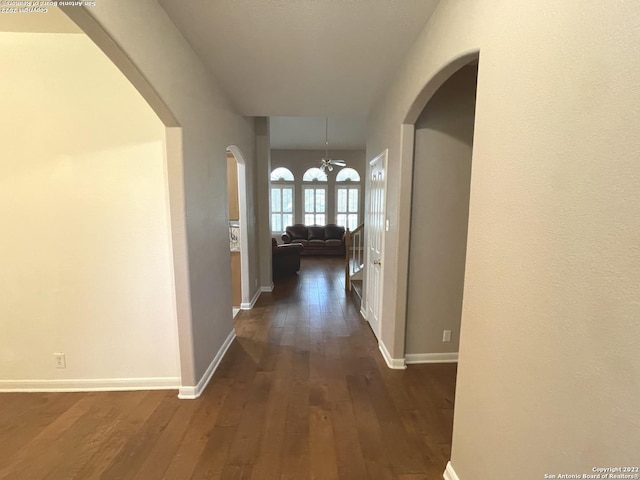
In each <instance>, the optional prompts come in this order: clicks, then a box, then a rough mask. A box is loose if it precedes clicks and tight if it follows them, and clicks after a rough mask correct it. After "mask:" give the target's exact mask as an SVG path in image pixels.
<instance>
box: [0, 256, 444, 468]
mask: <svg viewBox="0 0 640 480" xmlns="http://www.w3.org/2000/svg"><path fill="white" fill-rule="evenodd" d="M235 328H236V332H237V339H236V340H235V341H234V342H233V344H232V345H231V347H230V348H229V351H228V353H227V355H226V357H225V358H224V360H223V361H222V363H221V365H220V367H219V368H218V370H217V372H216V374H215V376H214V378H213V379H212V380H211V383H210V384H209V386H208V387H207V389H206V390H205V392H204V394H203V395H202V396H201V397H200V398H199V399H197V400H192V401H188V400H178V399H177V398H176V396H175V392H173V391H166V392H126V393H125V392H120V393H118V392H113V393H78V394H3V395H0V477H1V478H11V479H29V480H31V479H39V478H47V479H56V480H57V479H62V478H64V479H83V480H84V479H89V478H102V479H116V478H118V479H125V478H126V479H129V478H139V479H147V480H151V479H162V478H166V479H172V480H174V479H175V480H181V479H189V478H191V479H205V478H207V479H212V478H221V479H257V480H263V479H276V478H283V479H284V478H286V479H297V480H298V479H306V478H317V479H323V480H325V479H333V478H340V479H354V480H359V479H363V480H364V479H376V480H377V479H404V480H409V479H411V480H418V479H424V480H435V479H440V478H442V472H443V471H444V468H445V465H446V462H447V460H448V459H449V455H450V448H451V445H450V442H451V430H452V419H453V391H454V386H455V370H456V367H455V365H454V364H437V365H412V366H411V367H410V368H408V369H407V370H404V371H393V370H390V369H388V368H387V367H386V365H385V364H384V361H383V359H382V357H381V355H380V353H379V351H378V348H377V345H376V342H375V340H374V337H373V334H372V333H371V331H370V329H369V327H368V325H367V324H366V322H365V321H364V320H362V318H361V317H360V315H359V313H358V312H357V311H356V309H355V307H354V306H353V304H352V303H351V301H350V300H348V299H347V296H346V295H345V291H344V278H343V264H342V263H341V260H340V259H332V258H321V259H315V258H308V257H307V258H304V259H303V261H302V269H301V272H300V274H299V275H298V276H296V277H292V278H290V279H287V280H284V281H281V282H278V283H276V286H275V289H274V291H273V293H272V294H263V295H262V297H261V298H260V300H259V301H258V303H257V304H256V306H255V308H254V309H253V310H250V311H243V312H242V313H241V314H240V315H239V316H238V318H237V320H236V325H235Z"/></svg>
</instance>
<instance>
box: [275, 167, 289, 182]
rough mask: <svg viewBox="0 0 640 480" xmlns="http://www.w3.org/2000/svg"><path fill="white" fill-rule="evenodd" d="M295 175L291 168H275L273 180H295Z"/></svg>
mask: <svg viewBox="0 0 640 480" xmlns="http://www.w3.org/2000/svg"><path fill="white" fill-rule="evenodd" d="M294 180H295V177H294V176H293V173H291V170H289V169H288V168H285V167H278V168H274V169H273V171H272V172H271V181H272V182H293V181H294Z"/></svg>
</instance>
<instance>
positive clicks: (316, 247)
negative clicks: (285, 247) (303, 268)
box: [282, 223, 345, 256]
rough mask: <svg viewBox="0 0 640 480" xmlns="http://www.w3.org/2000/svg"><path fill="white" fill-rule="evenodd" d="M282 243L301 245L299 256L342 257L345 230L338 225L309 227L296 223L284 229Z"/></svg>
mask: <svg viewBox="0 0 640 480" xmlns="http://www.w3.org/2000/svg"><path fill="white" fill-rule="evenodd" d="M282 241H283V242H284V243H285V244H288V243H293V242H296V243H301V244H302V245H304V250H303V251H302V253H301V255H342V256H344V254H345V243H344V242H345V229H344V227H341V226H339V225H336V224H333V223H330V224H328V225H311V226H309V227H307V226H306V225H302V224H301V223H296V224H295V225H291V226H289V227H287V228H286V229H285V233H283V234H282Z"/></svg>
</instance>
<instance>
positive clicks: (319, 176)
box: [302, 167, 327, 182]
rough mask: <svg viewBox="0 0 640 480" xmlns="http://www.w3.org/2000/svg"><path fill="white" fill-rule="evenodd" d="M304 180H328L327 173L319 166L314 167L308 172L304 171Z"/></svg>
mask: <svg viewBox="0 0 640 480" xmlns="http://www.w3.org/2000/svg"><path fill="white" fill-rule="evenodd" d="M302 181H303V182H313V181H317V182H326V181H327V174H326V173H324V172H323V171H322V170H320V169H319V168H316V167H312V168H310V169H309V170H307V171H306V172H304V175H303V176H302Z"/></svg>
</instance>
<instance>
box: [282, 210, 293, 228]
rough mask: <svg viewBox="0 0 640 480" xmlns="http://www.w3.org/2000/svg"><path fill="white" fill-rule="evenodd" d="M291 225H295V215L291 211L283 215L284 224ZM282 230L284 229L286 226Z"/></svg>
mask: <svg viewBox="0 0 640 480" xmlns="http://www.w3.org/2000/svg"><path fill="white" fill-rule="evenodd" d="M291 225H293V215H291V214H290V213H285V214H284V215H282V226H283V227H289V226H291ZM282 230H284V228H283V229H282Z"/></svg>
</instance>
